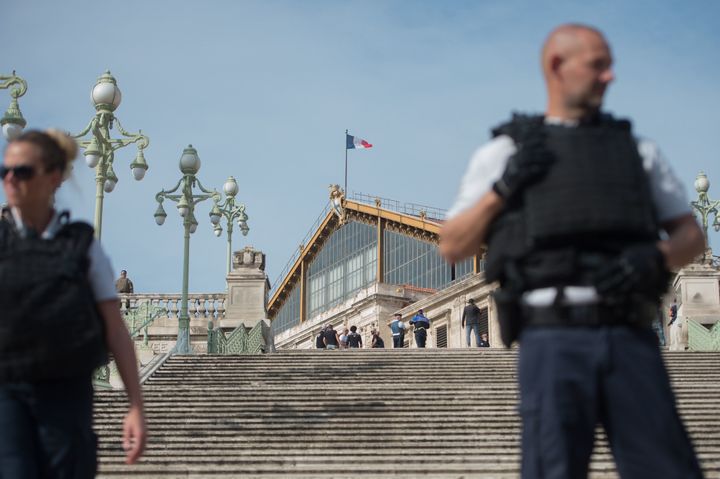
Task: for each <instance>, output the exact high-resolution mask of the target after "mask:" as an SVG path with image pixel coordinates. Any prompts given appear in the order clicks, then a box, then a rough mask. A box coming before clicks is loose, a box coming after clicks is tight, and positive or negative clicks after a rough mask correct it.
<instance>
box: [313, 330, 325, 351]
mask: <svg viewBox="0 0 720 479" xmlns="http://www.w3.org/2000/svg"><path fill="white" fill-rule="evenodd" d="M315 348H316V349H325V330H324V329H319V330H318V331H317V334H316V335H315Z"/></svg>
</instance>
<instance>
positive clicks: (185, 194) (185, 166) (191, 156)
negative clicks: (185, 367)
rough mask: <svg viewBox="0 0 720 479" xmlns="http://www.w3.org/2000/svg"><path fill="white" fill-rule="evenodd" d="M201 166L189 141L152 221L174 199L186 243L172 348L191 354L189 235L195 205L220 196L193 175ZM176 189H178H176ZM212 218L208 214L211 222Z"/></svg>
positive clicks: (194, 225)
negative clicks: (176, 174)
mask: <svg viewBox="0 0 720 479" xmlns="http://www.w3.org/2000/svg"><path fill="white" fill-rule="evenodd" d="M198 170H200V158H199V157H198V154H197V150H196V149H195V148H193V147H192V145H188V147H187V148H185V149H184V150H183V153H182V156H181V157H180V171H181V172H182V174H183V176H182V178H180V181H178V182H177V184H176V185H175V187H174V188H172V189H170V190H168V191H165V190H162V191H160V192H159V193H158V194H157V195H155V199H156V200H157V202H158V207H157V210H156V211H155V222H156V223H157V224H158V225H162V224H163V223H165V218H166V217H167V213H166V212H165V209H164V208H163V201H165V200H170V201H174V202H175V203H177V210H178V213H179V214H180V216H181V217H182V218H183V227H184V230H185V247H184V252H183V284H182V298H181V300H180V303H181V304H180V316H179V317H178V339H177V343H176V344H175V348H174V349H173V352H174V353H176V354H190V353H191V350H190V316H189V315H188V280H189V269H190V268H189V263H190V235H191V234H192V233H194V232H195V230H197V225H198V223H197V220H196V219H195V205H197V204H198V203H200V202H201V201H205V200H207V199H210V198H212V199H213V201H214V202H215V203H217V202H218V201H219V200H220V193H218V192H217V191H215V190H208V189H206V188H205V187H203V185H202V183H200V180H199V179H198V178H197V177H196V176H195V175H196V174H197V172H198ZM196 186H197V187H198V189H200V191H201V192H202V194H193V188H194V187H196ZM176 191H178V193H175V192H176ZM214 220H215V218H212V217H211V221H213V222H214V223H213V224H217V221H220V218H219V217H218V218H217V221H214Z"/></svg>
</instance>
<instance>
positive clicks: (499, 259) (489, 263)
mask: <svg viewBox="0 0 720 479" xmlns="http://www.w3.org/2000/svg"><path fill="white" fill-rule="evenodd" d="M526 249H527V243H526V235H525V222H524V217H523V215H522V211H521V210H512V211H507V212H504V213H503V214H502V215H500V216H499V217H498V218H497V219H496V220H495V221H494V222H493V224H492V226H491V228H490V231H489V233H488V241H487V257H486V259H485V277H486V278H487V280H488V281H490V282H492V281H499V280H502V279H503V278H504V277H505V274H504V269H505V264H506V263H507V262H508V261H512V260H515V259H518V258H521V257H522V256H524V255H525V252H526Z"/></svg>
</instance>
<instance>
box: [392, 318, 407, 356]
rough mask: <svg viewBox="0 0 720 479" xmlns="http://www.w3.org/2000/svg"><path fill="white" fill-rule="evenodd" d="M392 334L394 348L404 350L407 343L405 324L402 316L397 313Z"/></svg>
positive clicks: (393, 321)
mask: <svg viewBox="0 0 720 479" xmlns="http://www.w3.org/2000/svg"><path fill="white" fill-rule="evenodd" d="M390 332H391V333H392V338H393V348H402V347H403V345H404V343H405V323H403V321H402V314H400V313H395V314H394V315H393V320H392V321H391V322H390Z"/></svg>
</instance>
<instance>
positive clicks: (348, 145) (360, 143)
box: [345, 133, 372, 150]
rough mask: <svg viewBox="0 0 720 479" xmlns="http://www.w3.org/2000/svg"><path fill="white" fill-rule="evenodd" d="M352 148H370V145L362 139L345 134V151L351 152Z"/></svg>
mask: <svg viewBox="0 0 720 479" xmlns="http://www.w3.org/2000/svg"><path fill="white" fill-rule="evenodd" d="M354 148H372V145H371V144H370V143H368V142H367V141H365V140H363V139H362V138H358V137H357V136H352V135H348V134H347V133H346V134H345V149H346V150H352V149H354Z"/></svg>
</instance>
